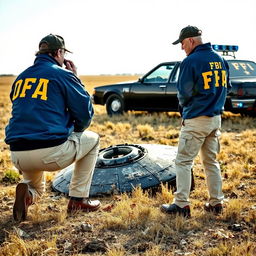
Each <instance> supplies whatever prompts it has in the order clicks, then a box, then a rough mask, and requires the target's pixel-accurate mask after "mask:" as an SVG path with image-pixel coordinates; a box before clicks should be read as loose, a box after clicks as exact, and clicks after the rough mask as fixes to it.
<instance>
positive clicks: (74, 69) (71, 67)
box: [64, 60, 77, 75]
mask: <svg viewBox="0 0 256 256" xmlns="http://www.w3.org/2000/svg"><path fill="white" fill-rule="evenodd" d="M64 65H65V66H66V69H68V70H70V71H72V72H73V73H74V74H75V75H77V67H76V66H75V64H74V62H73V61H72V60H65V61H64Z"/></svg>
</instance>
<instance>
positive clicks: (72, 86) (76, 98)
mask: <svg viewBox="0 0 256 256" xmlns="http://www.w3.org/2000/svg"><path fill="white" fill-rule="evenodd" d="M65 85H66V101H67V102H66V105H67V111H69V113H70V115H71V118H72V119H73V122H74V131H75V132H82V131H84V130H85V129H86V128H87V127H89V125H90V123H91V120H92V117H93V114H94V110H93V105H92V102H91V97H90V95H89V93H88V92H87V91H86V90H85V88H84V85H83V84H82V83H81V81H80V79H79V78H78V77H76V76H75V75H74V74H73V73H71V72H69V73H68V74H67V75H66V77H65Z"/></svg>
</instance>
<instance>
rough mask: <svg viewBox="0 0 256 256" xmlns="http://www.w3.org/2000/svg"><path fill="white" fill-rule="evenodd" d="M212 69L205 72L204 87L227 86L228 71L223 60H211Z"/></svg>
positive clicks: (206, 88)
mask: <svg viewBox="0 0 256 256" xmlns="http://www.w3.org/2000/svg"><path fill="white" fill-rule="evenodd" d="M209 66H210V69H211V70H210V71H207V72H203V73H202V77H203V80H204V89H205V90H208V89H210V88H211V86H215V87H219V86H220V84H221V86H223V87H227V73H226V70H224V69H222V64H221V62H209Z"/></svg>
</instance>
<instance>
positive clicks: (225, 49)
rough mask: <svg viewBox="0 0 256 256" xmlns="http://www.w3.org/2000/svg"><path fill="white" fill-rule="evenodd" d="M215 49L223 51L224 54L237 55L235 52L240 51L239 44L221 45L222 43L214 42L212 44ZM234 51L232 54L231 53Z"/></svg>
mask: <svg viewBox="0 0 256 256" xmlns="http://www.w3.org/2000/svg"><path fill="white" fill-rule="evenodd" d="M212 48H213V50H215V51H216V52H222V55H224V56H232V57H234V58H236V57H235V52H237V51H238V45H220V44H213V45H212ZM229 53H232V54H229Z"/></svg>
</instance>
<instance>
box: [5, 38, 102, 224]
mask: <svg viewBox="0 0 256 256" xmlns="http://www.w3.org/2000/svg"><path fill="white" fill-rule="evenodd" d="M66 52H70V51H68V50H67V49H66V47H65V43H64V39H63V38H62V37H61V36H58V35H53V34H49V35H47V36H46V37H44V38H43V39H42V40H41V41H40V43H39V51H38V52H37V53H36V59H35V62H34V65H33V66H31V67H29V68H28V69H26V70H25V71H23V72H22V73H21V74H20V75H19V76H18V77H17V79H16V80H15V81H14V83H13V86H12V90H11V94H10V98H11V101H12V117H11V119H10V121H9V124H8V126H7V127H6V139H5V142H6V143H7V144H9V145H10V150H11V159H12V162H13V163H14V165H15V166H16V168H17V169H18V170H19V171H20V172H21V173H22V174H23V178H24V180H23V182H22V183H19V184H18V185H17V187H16V198H15V203H14V206H13V217H14V219H15V220H17V221H22V220H25V219H26V217H27V211H28V207H29V206H30V205H31V204H32V203H33V202H35V201H36V199H37V198H38V197H39V196H41V195H42V193H43V192H44V190H45V182H44V171H56V170H60V169H63V168H65V167H67V166H69V165H70V164H72V163H73V162H75V168H74V173H73V176H72V179H71V183H70V188H69V196H70V200H69V203H68V208H67V210H68V212H71V211H73V210H75V211H78V210H82V211H95V210H97V209H98V208H99V207H100V202H99V201H98V200H95V201H90V200H89V199H88V196H89V190H90V185H91V180H92V175H93V171H94V167H95V163H96V159H97V156H98V151H99V136H98V134H96V133H94V132H91V131H86V130H85V129H86V128H87V127H88V126H89V125H90V123H91V120H92V117H93V113H94V111H93V107H92V103H91V100H90V96H89V94H88V93H87V91H86V90H85V88H84V86H83V84H82V83H81V81H80V80H79V78H78V77H77V75H76V67H75V65H74V63H73V62H72V61H70V60H65V58H64V56H65V54H66ZM63 65H65V67H66V69H65V68H63V67H62V66H63Z"/></svg>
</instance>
